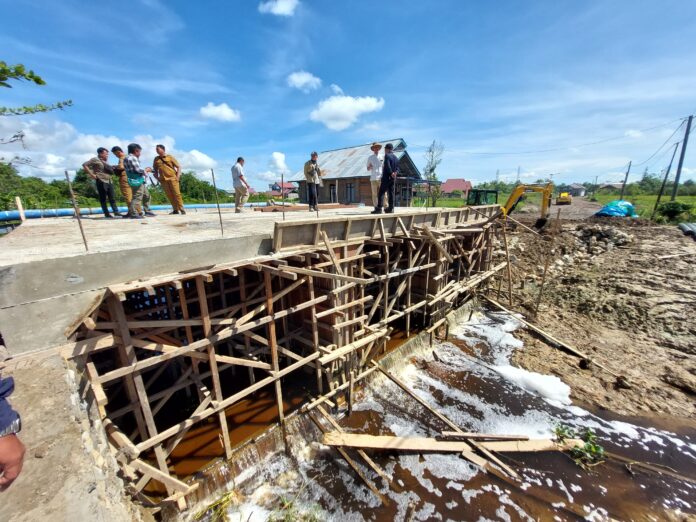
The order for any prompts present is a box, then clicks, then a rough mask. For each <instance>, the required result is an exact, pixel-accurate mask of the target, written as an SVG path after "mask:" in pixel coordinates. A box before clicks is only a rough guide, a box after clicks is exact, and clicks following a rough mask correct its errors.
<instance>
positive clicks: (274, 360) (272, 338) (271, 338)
mask: <svg viewBox="0 0 696 522" xmlns="http://www.w3.org/2000/svg"><path fill="white" fill-rule="evenodd" d="M263 283H264V286H265V287H266V313H267V314H268V315H269V316H273V286H272V281H271V274H270V273H269V272H264V273H263ZM267 329H268V342H269V346H270V349H271V366H272V368H273V372H274V374H277V372H278V371H279V369H280V367H279V365H278V343H277V339H276V326H275V321H271V322H269V323H268V325H267ZM274 385H275V397H276V403H277V406H278V419H279V420H280V424H281V425H282V426H283V429H284V428H285V409H284V408H283V389H282V388H281V385H280V380H279V379H278V380H276V381H275V383H274Z"/></svg>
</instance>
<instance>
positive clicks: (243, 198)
mask: <svg viewBox="0 0 696 522" xmlns="http://www.w3.org/2000/svg"><path fill="white" fill-rule="evenodd" d="M232 186H233V187H234V211H235V212H236V213H237V214H239V213H240V212H241V211H242V209H244V205H245V204H246V202H247V200H248V199H249V189H250V188H251V187H249V184H248V183H247V180H246V178H245V177H244V158H242V157H241V156H240V157H238V158H237V163H235V164H234V167H232Z"/></svg>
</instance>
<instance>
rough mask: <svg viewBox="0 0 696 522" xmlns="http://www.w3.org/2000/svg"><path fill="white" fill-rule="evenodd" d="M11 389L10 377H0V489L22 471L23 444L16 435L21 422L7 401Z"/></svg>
mask: <svg viewBox="0 0 696 522" xmlns="http://www.w3.org/2000/svg"><path fill="white" fill-rule="evenodd" d="M13 390H14V381H13V380H12V377H8V378H6V379H3V378H2V377H0V491H4V490H6V489H7V488H8V487H10V484H12V482H14V480H15V479H16V478H17V476H18V475H19V473H20V472H21V471H22V462H23V461H24V451H25V449H24V445H23V444H22V441H20V440H19V438H18V437H17V433H19V430H20V429H21V428H22V422H21V420H20V418H19V414H18V413H17V412H16V411H14V410H13V409H12V407H11V406H10V405H9V403H8V402H7V397H9V396H10V395H11V394H12V391H13Z"/></svg>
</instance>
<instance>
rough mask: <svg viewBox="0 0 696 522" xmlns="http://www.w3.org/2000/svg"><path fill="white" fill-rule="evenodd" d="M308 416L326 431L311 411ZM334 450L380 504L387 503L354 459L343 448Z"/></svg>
mask: <svg viewBox="0 0 696 522" xmlns="http://www.w3.org/2000/svg"><path fill="white" fill-rule="evenodd" d="M309 418H310V419H312V422H314V424H316V426H317V428H319V431H321V432H322V433H324V434H325V433H326V429H325V428H324V426H322V424H321V422H319V420H318V419H316V418H315V417H314V414H313V413H310V414H309ZM336 450H337V451H338V453H339V454H340V455H341V457H343V459H344V460H345V461H346V462H347V463H348V465H349V466H350V467H351V468H352V469H353V471H355V473H356V474H357V475H358V477H360V478H361V479H362V481H363V482H364V483H365V485H366V486H367V487H368V489H369V490H370V491H372V493H374V494H375V496H376V497H377V498H378V499H379V500H380V501H381V502H382V504H384V505H389V500H388V499H387V498H386V497H384V495H382V494H381V493H380V492H379V490H378V489H377V487H376V486H375V485H374V484H373V483H372V481H371V480H369V479H368V478H367V477H366V476H365V474H364V473H363V472H362V471H361V470H360V468H359V467H358V465H357V464H356V463H355V461H354V460H353V459H352V458H350V456H349V455H348V453H346V451H345V450H344V449H343V448H336Z"/></svg>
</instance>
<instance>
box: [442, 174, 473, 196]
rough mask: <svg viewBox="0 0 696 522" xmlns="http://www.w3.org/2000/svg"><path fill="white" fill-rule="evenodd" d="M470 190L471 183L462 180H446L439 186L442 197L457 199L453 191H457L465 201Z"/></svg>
mask: <svg viewBox="0 0 696 522" xmlns="http://www.w3.org/2000/svg"><path fill="white" fill-rule="evenodd" d="M471 188H472V187H471V181H467V180H465V179H464V178H455V179H448V180H447V181H445V182H444V183H443V184H442V185H441V186H440V190H441V192H442V195H443V196H444V197H447V198H454V197H457V194H455V191H459V192H461V197H463V198H464V199H466V198H467V196H468V195H469V191H470V190H471Z"/></svg>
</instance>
